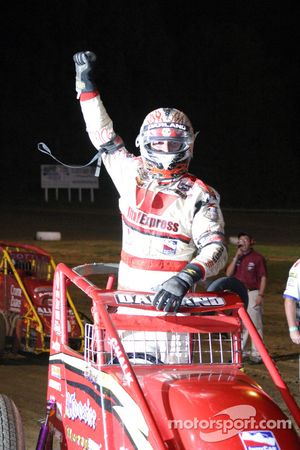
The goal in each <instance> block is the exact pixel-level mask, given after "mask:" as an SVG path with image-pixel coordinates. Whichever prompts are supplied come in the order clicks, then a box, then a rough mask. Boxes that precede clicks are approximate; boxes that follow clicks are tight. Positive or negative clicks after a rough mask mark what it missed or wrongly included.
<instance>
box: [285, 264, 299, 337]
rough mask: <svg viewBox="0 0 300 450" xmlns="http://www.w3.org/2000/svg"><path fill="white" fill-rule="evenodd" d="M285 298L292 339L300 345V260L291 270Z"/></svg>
mask: <svg viewBox="0 0 300 450" xmlns="http://www.w3.org/2000/svg"><path fill="white" fill-rule="evenodd" d="M283 297H284V308H285V315H286V319H287V323H288V326H289V333H290V338H291V340H292V341H293V342H294V344H300V332H299V317H300V259H298V260H297V261H296V262H295V263H294V264H293V266H292V267H291V268H290V271H289V276H288V279H287V283H286V288H285V291H284V293H283Z"/></svg>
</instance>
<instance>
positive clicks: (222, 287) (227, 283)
mask: <svg viewBox="0 0 300 450" xmlns="http://www.w3.org/2000/svg"><path fill="white" fill-rule="evenodd" d="M226 291H229V292H234V293H235V294H238V295H239V296H240V298H241V300H242V301H243V303H244V306H245V309H247V307H248V302H249V298H248V291H247V288H246V286H245V285H244V284H243V283H242V282H241V281H240V280H238V279H237V278H234V277H222V278H218V279H217V280H214V281H212V282H211V283H210V285H209V286H208V288H207V292H226Z"/></svg>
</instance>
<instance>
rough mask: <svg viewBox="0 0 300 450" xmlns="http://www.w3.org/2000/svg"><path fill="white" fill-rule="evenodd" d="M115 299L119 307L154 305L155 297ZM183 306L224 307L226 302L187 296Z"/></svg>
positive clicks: (129, 295) (211, 298) (146, 295)
mask: <svg viewBox="0 0 300 450" xmlns="http://www.w3.org/2000/svg"><path fill="white" fill-rule="evenodd" d="M115 299H116V301H117V303H118V304H119V305H124V304H125V305H149V306H150V305H152V302H153V299H154V295H149V294H115ZM181 305H182V306H187V307H191V308H194V307H196V306H203V307H210V306H216V307H218V306H224V305H226V302H225V300H224V298H223V297H204V296H201V297H200V296H199V297H198V296H190V297H189V296H186V297H184V299H183V301H182V304H181Z"/></svg>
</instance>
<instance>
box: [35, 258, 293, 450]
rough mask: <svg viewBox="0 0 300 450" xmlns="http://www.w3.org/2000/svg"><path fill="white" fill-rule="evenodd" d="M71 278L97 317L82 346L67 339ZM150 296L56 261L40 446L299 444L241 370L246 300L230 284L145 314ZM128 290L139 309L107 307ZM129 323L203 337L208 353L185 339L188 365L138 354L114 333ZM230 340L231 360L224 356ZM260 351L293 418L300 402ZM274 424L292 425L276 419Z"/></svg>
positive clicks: (212, 448) (239, 449)
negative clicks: (98, 282)
mask: <svg viewBox="0 0 300 450" xmlns="http://www.w3.org/2000/svg"><path fill="white" fill-rule="evenodd" d="M79 275H80V274H79ZM67 280H71V281H72V282H73V283H74V284H75V285H76V286H77V287H79V289H81V290H82V291H83V292H85V293H86V294H87V296H89V297H90V298H91V299H92V303H93V306H92V313H93V320H94V322H93V324H91V325H88V326H87V327H86V340H85V351H84V354H81V353H78V352H76V351H74V350H72V349H70V347H69V345H68V336H67V333H66V317H67V314H66V299H65V295H64V292H65V286H66V282H67ZM68 282H69V281H68ZM124 296H125V297H124ZM149 296H150V294H143V293H134V292H131V293H122V292H121V291H111V290H108V291H107V290H103V289H99V288H97V286H95V285H94V284H93V283H91V282H90V281H89V280H87V279H86V278H85V277H83V276H78V273H77V272H76V270H75V269H73V270H72V269H69V268H67V266H65V265H63V264H60V265H59V266H58V268H57V270H56V275H55V279H54V299H53V311H52V327H51V345H50V358H49V373H48V390H47V405H48V416H47V420H46V425H44V427H43V428H42V429H41V434H40V438H39V441H38V446H37V449H38V450H40V449H42V448H43V449H44V448H45V449H46V450H50V449H53V448H60V449H78V448H87V449H95V450H100V449H101V450H102V449H112V450H115V449H117V450H121V449H122V450H125V449H126V450H131V449H140V450H148V449H149V450H150V449H155V450H162V449H169V450H183V449H188V450H190V449H195V450H196V449H197V450H198V449H201V450H219V449H220V450H221V449H222V450H225V449H226V450H227V449H230V450H245V449H246V450H248V449H254V448H255V449H257V450H258V449H260V450H267V449H269V450H271V449H272V450H279V449H281V450H285V449H286V450H298V449H299V436H298V435H297V433H296V432H295V429H294V428H293V426H292V424H291V423H289V421H288V419H287V416H286V415H285V414H284V413H283V412H282V410H281V409H280V408H279V407H278V406H277V405H276V404H275V402H274V401H273V400H272V399H271V398H270V397H269V396H268V394H267V393H266V392H264V391H263V390H262V388H261V387H260V386H259V385H258V384H257V383H256V382H255V381H254V380H253V379H252V378H250V377H249V376H248V375H247V374H245V373H244V371H243V364H242V361H241V355H240V353H241V348H240V338H241V336H240V333H241V321H240V318H239V316H240V314H241V315H242V313H241V310H244V311H245V308H244V306H243V304H242V303H241V301H240V299H239V298H238V296H237V295H236V294H235V293H230V292H222V294H218V293H200V294H199V293H198V294H191V295H190V296H189V297H188V298H187V299H186V300H185V303H184V304H183V305H184V306H183V307H182V308H181V312H187V311H189V313H190V314H191V315H190V314H185V315H182V316H178V315H176V316H175V315H169V316H152V317H147V315H146V314H147V310H151V311H153V310H154V308H153V307H152V306H147V303H148V300H149ZM124 298H125V299H126V302H127V303H130V299H132V307H141V308H144V310H145V315H143V316H131V315H128V314H127V315H123V314H115V313H109V312H108V311H109V310H112V311H114V308H115V307H116V306H118V303H117V302H118V300H119V301H120V299H121V301H122V299H124ZM137 303H138V304H137ZM142 303H143V305H142V306H141V304H142ZM229 312H230V313H229ZM199 313H200V314H199ZM132 328H133V329H134V330H135V331H136V330H147V331H152V330H162V331H168V332H170V331H172V333H176V332H178V331H179V332H180V333H182V332H185V333H191V335H193V336H194V335H195V334H197V335H198V336H200V335H201V336H202V337H203V336H208V348H209V347H211V351H209V358H210V362H209V363H200V362H199V361H200V359H201V358H202V355H201V352H203V351H204V352H205V351H206V350H204V347H203V348H202V349H200V347H199V346H200V343H201V345H203V343H204V340H202V341H201V340H198V341H196V342H198V347H199V348H198V349H197V348H196V347H197V346H196V345H192V346H191V348H192V350H193V353H194V354H195V355H196V358H195V360H194V359H193V360H191V361H190V363H188V364H186V363H184V364H169V363H168V362H166V363H165V364H160V363H159V362H157V363H154V364H149V363H148V360H147V361H146V359H145V363H140V362H139V363H137V361H135V360H134V359H130V358H132V357H131V356H130V357H129V354H126V353H125V351H124V348H123V346H122V342H121V339H120V337H119V335H118V332H117V331H118V330H124V329H126V330H128V329H132ZM218 330H221V331H218ZM224 330H225V331H226V333H229V334H230V338H229V340H226V339H227V337H226V336H225V337H224V336H222V333H224ZM249 331H250V332H251V337H253V338H254V339H256V338H257V336H258V338H257V339H258V340H257V343H258V344H259V348H260V344H261V341H259V339H260V338H259V335H258V334H257V335H256V334H255V330H253V329H252V328H251V326H250V330H249ZM256 333H257V332H256ZM215 338H216V339H215ZM216 343H217V344H218V345H219V347H215V345H216ZM228 343H229V344H230V345H231V347H230V352H229V355H230V360H228V361H227V360H226V358H225V359H224V358H223V357H224V356H225V355H227V353H226V345H227V344H228ZM262 345H263V344H262ZM213 347H214V348H213ZM264 349H265V348H264ZM197 351H198V352H197ZM265 352H266V353H264V352H262V353H261V354H262V358H263V360H264V362H265V364H266V366H267V367H269V366H271V371H270V376H271V377H272V378H273V380H275V382H276V383H277V385H278V388H279V389H281V390H282V391H285V394H284V397H285V399H287V405H288V407H289V408H290V410H291V412H292V414H293V416H294V419H295V421H296V423H298V424H299V423H300V411H299V408H298V406H297V405H296V404H295V402H294V400H293V398H292V397H291V395H290V393H289V391H288V389H287V387H286V385H285V384H284V382H283V380H282V379H281V377H280V375H279V374H278V371H277V369H276V367H275V366H274V364H273V365H272V362H271V358H270V357H269V356H268V354H267V351H266V350H265ZM219 353H221V355H220V354H219ZM215 354H216V355H215ZM215 356H216V358H219V359H220V356H221V360H222V363H215V362H214V357H215ZM197 360H198V362H197ZM273 372H274V373H273ZM279 380H281V381H280V383H279ZM281 393H282V392H281ZM280 423H285V424H287V425H289V426H288V427H286V428H281V427H280V426H279V425H280Z"/></svg>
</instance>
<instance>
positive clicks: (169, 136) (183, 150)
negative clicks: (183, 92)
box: [135, 108, 195, 179]
mask: <svg viewBox="0 0 300 450" xmlns="http://www.w3.org/2000/svg"><path fill="white" fill-rule="evenodd" d="M194 141H195V134H194V130H193V127H192V124H191V122H190V120H189V118H188V117H187V116H186V115H185V114H184V113H183V112H181V111H179V110H178V109H175V108H158V109H155V110H154V111H152V112H150V113H149V114H148V115H147V116H146V117H145V120H144V122H143V124H142V126H141V129H140V133H139V135H138V137H137V138H136V142H135V143H136V146H137V147H140V152H141V156H142V159H143V164H144V169H145V170H146V172H148V173H149V175H150V176H151V177H153V178H163V179H173V178H178V177H180V176H181V175H183V174H184V173H186V172H187V171H188V166H189V163H190V160H191V158H192V156H193V147H194Z"/></svg>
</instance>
